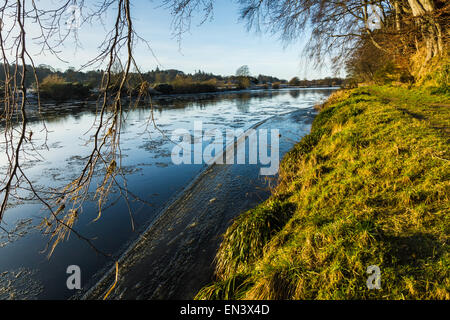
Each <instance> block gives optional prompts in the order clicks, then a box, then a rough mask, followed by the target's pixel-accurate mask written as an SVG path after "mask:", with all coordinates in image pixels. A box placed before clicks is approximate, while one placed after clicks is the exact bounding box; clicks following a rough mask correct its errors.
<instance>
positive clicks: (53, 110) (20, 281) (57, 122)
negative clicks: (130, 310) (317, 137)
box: [0, 88, 334, 299]
mask: <svg viewBox="0 0 450 320" xmlns="http://www.w3.org/2000/svg"><path fill="white" fill-rule="evenodd" d="M333 90H334V89H329V88H327V89H325V88H319V89H282V90H273V91H272V90H265V91H249V92H238V93H226V94H214V95H204V96H202V97H201V98H200V99H199V97H198V96H197V97H192V98H189V99H187V98H184V99H166V100H158V101H156V102H155V104H154V117H155V120H156V123H157V126H158V129H155V128H154V127H152V126H147V124H148V118H149V116H150V108H149V107H146V106H140V107H138V108H136V109H133V110H130V111H128V113H127V121H126V124H125V125H124V127H123V131H122V135H121V143H122V148H121V149H122V150H121V151H122V166H123V167H124V168H125V169H126V172H127V185H128V189H129V190H130V191H131V192H132V193H133V194H134V195H136V196H138V197H139V198H140V199H143V200H144V201H145V202H141V201H133V202H132V203H131V206H132V212H133V220H134V223H135V231H133V230H132V228H131V220H130V216H129V212H128V209H127V205H126V202H125V201H124V200H123V199H121V198H120V197H119V196H118V195H117V194H113V195H112V197H111V201H110V206H109V207H108V209H106V210H104V212H103V213H102V216H101V218H100V219H99V220H97V221H95V222H93V220H94V219H95V218H96V217H97V210H96V206H95V203H94V202H89V201H88V202H86V203H85V204H84V207H83V212H82V214H80V216H79V220H78V221H77V222H76V224H75V226H74V228H75V229H76V230H77V231H78V232H79V233H80V234H82V235H83V236H84V237H87V238H92V239H93V240H92V243H93V244H94V245H95V246H96V247H97V248H98V249H99V250H101V251H103V252H107V253H110V254H112V255H113V256H112V257H111V258H105V257H104V256H102V255H99V254H97V253H96V252H95V251H94V250H93V249H92V248H91V247H90V246H89V245H88V244H87V243H86V242H85V241H84V240H82V239H79V238H77V237H76V236H75V235H74V234H72V235H71V236H70V238H69V239H68V240H67V241H65V242H63V243H60V244H59V245H58V246H57V248H56V250H55V251H54V253H53V255H52V256H51V258H50V259H48V258H47V252H46V251H45V248H46V244H47V243H48V240H49V239H48V236H46V235H43V234H42V233H41V232H39V231H38V230H36V228H35V226H36V225H38V224H39V223H41V221H42V218H43V217H47V216H48V213H47V212H45V210H43V208H42V205H41V204H39V203H37V202H34V201H23V200H21V201H19V200H15V201H13V203H12V205H11V206H10V207H9V208H8V210H7V211H6V213H5V216H4V218H3V221H2V226H3V227H4V228H5V229H8V230H14V229H16V228H18V229H17V230H18V231H19V232H18V233H19V234H20V235H19V236H14V237H12V238H8V237H7V236H6V234H5V233H4V232H3V231H0V299H67V298H69V297H70V296H72V295H73V294H74V293H75V292H74V291H73V290H69V289H67V285H66V280H67V277H68V276H69V275H68V274H67V273H66V270H67V267H68V266H69V265H77V266H79V267H80V269H81V277H82V286H83V289H88V287H89V286H91V285H92V284H94V283H95V281H97V280H98V279H99V277H100V276H101V275H102V273H103V272H104V270H105V269H104V268H105V267H106V266H108V265H109V264H111V262H112V261H114V260H115V259H116V258H117V257H119V256H120V255H121V254H122V253H123V252H125V250H126V249H127V247H129V245H130V244H131V243H133V242H134V241H136V240H137V239H138V237H139V235H140V234H142V233H143V232H144V231H145V230H148V227H149V226H151V225H152V223H154V222H155V220H156V219H157V218H158V217H159V216H160V215H161V213H163V214H164V210H163V209H165V208H166V207H167V206H168V204H170V203H172V201H173V200H175V199H176V197H177V195H179V194H180V192H181V191H183V189H185V188H186V186H188V185H189V184H190V183H191V184H192V181H195V180H194V179H195V178H196V177H198V176H199V174H200V173H202V172H204V171H205V169H206V168H207V165H206V164H204V163H203V164H180V165H175V164H174V163H173V162H172V159H171V151H172V150H173V148H174V143H173V142H172V141H170V140H168V139H167V137H170V136H171V134H172V133H173V132H174V130H176V129H186V130H188V131H190V132H192V131H193V130H194V122H196V121H201V122H202V127H203V130H209V129H219V130H220V131H222V132H225V130H227V129H244V130H245V129H248V128H250V127H252V126H254V125H256V124H257V123H261V122H263V121H265V120H267V119H273V120H272V122H270V121H267V122H266V125H265V127H266V129H268V130H270V129H279V130H280V132H281V134H282V137H283V139H282V141H281V145H280V157H282V155H283V154H284V153H285V152H287V151H288V150H289V148H291V147H292V145H293V144H294V143H295V142H296V141H298V140H300V138H301V137H302V136H303V135H305V134H307V132H308V131H309V128H310V124H311V119H312V118H313V117H314V114H315V111H314V109H313V108H312V107H313V106H314V105H315V104H317V103H319V102H321V101H323V100H324V99H325V98H326V97H328V96H329V95H330V94H331V92H332V91H333ZM45 108H46V111H45V112H44V117H45V121H46V127H47V130H48V133H45V132H44V131H43V130H42V123H41V122H40V121H38V120H37V119H36V120H35V121H33V122H32V123H31V124H30V129H31V130H32V131H33V133H34V134H33V142H34V143H35V145H36V146H38V151H39V153H40V155H41V156H42V157H41V158H36V159H34V158H28V159H27V160H26V161H25V160H24V163H23V166H24V168H25V172H26V173H27V175H28V176H29V177H30V178H31V179H32V180H33V182H34V183H35V184H36V185H41V186H46V187H60V186H62V185H64V184H65V183H67V182H68V181H70V179H71V178H73V177H74V175H75V174H76V173H77V170H78V171H79V170H80V168H81V167H82V165H83V157H85V156H86V155H88V154H89V147H90V145H89V144H86V140H87V139H88V138H89V134H92V132H91V131H90V130H91V126H92V124H93V121H94V119H95V112H94V111H95V109H94V108H93V107H92V106H90V105H85V104H82V103H78V104H76V103H68V104H64V105H58V106H52V105H49V106H46V107H45ZM288 114H292V115H293V116H292V117H289V118H283V115H288ZM288 123H289V124H288ZM284 124H286V125H284ZM2 137H3V135H2ZM45 141H46V146H47V147H48V148H47V147H46V146H44V142H45ZM2 145H3V143H2ZM6 161H7V158H6V155H5V154H4V151H2V152H1V153H0V170H5V168H6V163H7V162H6ZM239 166H241V165H231V167H233V168H239ZM239 170H240V169H239ZM239 170H237V171H236V170H234V171H236V172H238V171H239ZM246 172H250V171H245V170H243V171H242V170H241V171H240V172H238V173H235V174H234V177H235V178H234V179H235V180H236V179H237V180H238V181H239V179H240V178H239V177H240V176H239V175H238V174H244V175H246ZM251 172H253V173H252V175H255V174H254V172H257V171H254V170H253V171H251ZM221 174H222V173H221ZM248 175H250V174H248ZM216 176H220V174H216ZM236 177H238V178H236ZM246 178H247V180H246V181H247V182H245V183H246V184H247V186H246V187H245V188H244V189H245V197H243V199H244V198H245V203H244V200H242V201H241V202H240V203H237V204H236V208H240V209H241V210H246V209H247V208H249V207H252V206H254V205H255V204H257V203H259V202H260V201H262V200H264V199H266V198H267V196H268V195H269V192H268V189H267V188H264V187H262V186H266V185H267V184H268V183H270V180H269V182H267V179H265V177H263V176H259V175H258V174H256V175H255V176H254V177H253V176H252V177H251V179H254V180H258V181H259V182H258V183H254V184H253V183H250V182H248V181H250V180H249V179H250V177H246ZM220 179H222V178H220ZM220 179H219V180H220ZM242 181H244V179H243V180H242ZM263 181H264V182H263ZM245 183H244V182H243V184H245ZM219 185H220V184H219ZM219 189H220V188H219ZM244 189H243V190H244ZM191 191H192V190H191ZM202 192H208V191H205V190H203V191H202ZM211 197H212V196H211ZM235 198H236V201H238V200H237V199H238V198H239V197H237V196H236V197H235ZM213 199H214V200H215V198H213ZM228 200H231V199H222V201H223V202H226V201H228ZM218 203H220V201H218ZM242 203H244V204H243V205H241V204H242ZM218 205H219V204H218ZM224 207H226V206H224ZM228 207H229V206H228ZM228 209H229V208H228ZM215 210H216V211H217V209H215ZM191 211H192V210H191ZM193 212H194V215H195V210H194V211H193ZM191 214H192V213H191ZM229 214H230V213H228V215H229ZM235 214H239V212H235V213H233V215H235ZM228 215H227V219H228V218H229V216H228ZM191 218H192V217H191ZM226 225H227V221H224V223H223V225H222V226H220V228H218V230H219V231H222V230H224V229H225V227H226ZM161 261H164V259H162V260H161ZM160 267H161V266H160ZM149 297H151V296H149ZM159 297H165V296H164V295H160V296H159ZM180 297H184V296H183V295H180ZM131 298H133V297H131Z"/></svg>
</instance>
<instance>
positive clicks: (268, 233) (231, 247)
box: [216, 199, 295, 279]
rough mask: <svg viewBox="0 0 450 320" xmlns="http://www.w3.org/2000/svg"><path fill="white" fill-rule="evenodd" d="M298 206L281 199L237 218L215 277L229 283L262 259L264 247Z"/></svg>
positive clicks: (226, 234) (222, 249) (221, 249)
mask: <svg viewBox="0 0 450 320" xmlns="http://www.w3.org/2000/svg"><path fill="white" fill-rule="evenodd" d="M294 210H295V205H294V204H293V203H291V202H288V201H281V200H280V199H275V200H268V201H266V202H265V203H264V205H262V206H259V207H256V208H255V209H253V210H249V211H247V212H246V213H244V214H242V215H240V216H238V217H237V218H236V219H235V221H234V222H233V224H232V225H231V226H230V227H229V228H228V230H227V231H226V233H225V235H224V240H223V241H222V243H221V245H220V249H219V252H218V254H217V256H216V262H217V264H216V274H217V276H218V277H219V278H221V279H226V278H228V277H229V276H230V275H232V274H235V273H236V272H238V273H239V272H244V271H245V269H246V268H247V266H248V265H250V264H251V263H252V262H254V261H255V260H256V259H258V258H259V257H261V256H262V253H263V252H262V251H263V248H264V245H265V244H266V243H267V241H269V240H270V239H271V237H272V236H273V235H274V234H275V233H277V232H278V231H279V230H280V229H281V228H282V227H283V226H284V225H285V224H286V222H287V221H288V220H289V219H290V217H291V216H292V214H293V212H294Z"/></svg>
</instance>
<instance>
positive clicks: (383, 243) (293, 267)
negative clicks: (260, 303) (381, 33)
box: [196, 86, 450, 299]
mask: <svg viewBox="0 0 450 320" xmlns="http://www.w3.org/2000/svg"><path fill="white" fill-rule="evenodd" d="M449 102H450V95H449V94H448V93H447V94H445V93H444V94H436V93H435V92H434V93H432V90H431V89H429V90H427V89H409V90H408V89H406V88H398V87H397V88H396V87H389V86H381V87H375V86H374V87H365V88H359V89H354V90H349V91H339V92H338V93H335V94H334V95H333V96H331V97H330V99H329V100H328V102H327V103H325V105H324V106H323V109H322V111H321V112H320V114H319V115H318V116H317V117H316V119H315V120H314V123H313V126H312V129H311V133H310V134H309V135H307V136H306V137H304V138H303V139H302V140H301V141H300V142H299V143H298V144H297V145H296V146H295V147H294V148H293V149H292V150H291V151H290V152H289V153H288V154H287V155H286V156H285V157H284V159H283V161H282V163H281V166H280V183H279V185H278V186H277V187H276V188H275V189H274V190H273V194H272V196H271V197H270V198H269V199H268V200H267V201H265V202H264V203H262V204H261V205H259V206H258V207H256V208H254V209H252V210H249V211H247V212H245V213H243V214H241V215H240V216H238V217H237V218H236V219H235V221H234V222H233V223H232V225H231V226H230V227H229V229H228V230H227V232H226V233H225V235H224V240H223V242H222V244H221V246H220V249H219V251H218V253H217V256H216V281H215V282H213V283H212V284H210V285H209V286H207V287H205V288H203V289H202V290H201V291H200V292H199V293H198V295H197V296H196V298H197V299H450V293H449V291H450V271H449V270H450V269H449V267H450V259H449V246H448V241H449V231H450V228H449V220H450V215H449V213H450V210H449V209H450V208H449V194H450V182H449V181H450V164H449V159H450V151H449V142H450V105H449ZM370 265H377V266H379V267H380V270H381V289H380V290H369V289H368V288H367V286H366V280H367V278H368V276H369V275H368V274H367V273H366V270H367V267H368V266H370Z"/></svg>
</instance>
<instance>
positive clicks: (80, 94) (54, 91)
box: [39, 74, 91, 101]
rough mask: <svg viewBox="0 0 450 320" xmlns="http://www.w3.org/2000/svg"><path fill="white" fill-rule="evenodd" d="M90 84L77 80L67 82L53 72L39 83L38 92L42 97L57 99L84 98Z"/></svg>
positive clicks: (87, 93) (86, 95) (88, 91)
mask: <svg viewBox="0 0 450 320" xmlns="http://www.w3.org/2000/svg"><path fill="white" fill-rule="evenodd" d="M90 90H91V88H90V86H88V85H84V84H81V83H79V82H67V81H65V80H64V78H62V77H60V76H58V75H56V74H54V75H49V76H47V77H46V78H44V80H42V82H41V83H40V84H39V94H40V96H41V97H42V98H49V99H53V100H57V101H64V100H68V99H84V98H86V97H88V96H89V93H90Z"/></svg>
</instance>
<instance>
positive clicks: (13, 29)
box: [0, 0, 149, 254]
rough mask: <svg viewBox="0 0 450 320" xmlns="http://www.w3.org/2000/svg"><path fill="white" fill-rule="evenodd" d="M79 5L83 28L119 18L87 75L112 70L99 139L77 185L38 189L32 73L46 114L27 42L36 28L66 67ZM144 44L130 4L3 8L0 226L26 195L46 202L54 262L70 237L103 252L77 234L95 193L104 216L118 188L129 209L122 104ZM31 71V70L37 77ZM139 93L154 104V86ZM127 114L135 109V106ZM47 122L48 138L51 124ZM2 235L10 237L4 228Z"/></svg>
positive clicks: (102, 100) (44, 46) (19, 1)
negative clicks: (31, 173) (97, 176)
mask: <svg viewBox="0 0 450 320" xmlns="http://www.w3.org/2000/svg"><path fill="white" fill-rule="evenodd" d="M73 5H77V6H78V8H82V9H84V10H83V12H85V13H86V12H88V13H87V14H85V15H84V17H82V21H80V23H81V24H86V23H91V22H92V21H97V20H99V19H100V20H102V19H103V17H104V15H105V14H106V12H109V11H112V12H114V13H115V22H114V25H113V26H112V27H111V28H110V31H109V32H108V33H107V35H106V37H105V38H104V39H103V40H102V41H101V43H100V44H99V54H98V55H97V56H96V57H95V58H94V59H92V60H90V61H86V63H85V64H84V65H83V67H82V68H86V67H89V66H93V65H97V66H98V65H102V66H105V71H104V74H103V79H102V83H101V90H100V92H101V95H100V97H99V100H98V101H99V102H98V106H97V114H96V121H95V123H93V125H92V129H91V130H92V131H93V135H92V139H91V141H90V145H91V147H92V148H91V153H90V155H89V156H88V157H87V158H86V160H85V163H84V166H83V168H82V170H81V171H80V172H79V174H78V176H77V177H76V178H75V179H73V180H72V181H71V182H70V183H68V184H67V185H64V186H62V187H60V188H57V189H50V188H47V189H42V188H37V187H36V186H35V185H34V184H33V183H32V182H31V180H30V179H29V178H28V176H27V173H26V170H25V169H24V167H23V163H24V161H25V160H26V159H27V157H32V156H34V157H39V154H38V152H37V151H36V148H35V146H34V141H33V136H32V132H31V131H29V129H28V119H29V117H28V114H29V110H30V108H31V107H32V106H31V104H30V102H29V101H28V99H27V88H26V85H25V79H26V77H27V74H28V73H29V72H31V73H34V77H35V82H36V87H37V93H38V102H37V104H38V110H39V112H40V110H41V103H40V98H39V80H38V78H37V76H36V73H35V64H34V60H33V58H32V57H33V53H35V52H29V49H28V47H27V44H26V40H27V38H26V34H27V32H28V30H29V29H30V28H35V29H38V30H39V35H38V36H37V38H36V39H35V40H36V41H37V42H38V43H39V44H40V50H41V52H47V53H50V54H52V55H53V56H54V57H55V59H61V58H60V57H59V51H58V50H59V48H60V46H62V45H63V43H64V42H65V41H67V40H68V39H70V35H73V36H74V37H73V38H72V39H75V41H76V42H77V41H78V39H77V34H76V29H75V30H74V29H71V28H67V27H66V25H65V23H66V16H67V12H68V11H69V10H71V6H73ZM139 40H142V41H144V40H143V39H141V38H140V37H139V36H138V35H137V34H136V33H135V32H134V30H133V24H132V18H131V5H130V0H117V1H113V0H104V1H103V2H101V3H100V5H99V6H91V7H88V6H87V5H86V3H85V2H84V1H78V2H77V1H68V0H67V1H59V2H58V4H57V6H55V7H53V8H50V9H48V8H41V7H39V6H38V3H37V2H35V1H33V0H28V1H27V0H15V1H11V0H6V1H4V3H3V5H2V6H1V7H0V51H1V58H2V66H3V72H4V74H5V81H4V84H3V91H4V92H3V99H2V103H3V110H2V114H1V125H2V133H3V137H4V139H3V141H2V144H3V145H4V150H5V152H6V154H7V158H8V167H7V170H6V172H5V174H3V176H2V177H1V181H0V192H1V200H0V201H1V207H0V221H1V218H2V217H3V215H4V213H5V211H6V210H7V208H8V203H9V202H10V200H11V199H12V198H16V199H23V197H24V196H23V194H24V193H29V195H28V196H27V199H28V200H30V199H35V200H39V201H40V202H41V203H42V204H43V205H44V206H45V208H47V210H48V212H49V217H48V218H45V219H44V221H43V222H42V224H41V227H42V229H43V231H44V232H45V233H46V234H48V235H49V237H50V241H49V244H51V248H50V250H49V254H51V253H52V252H53V250H54V248H55V247H56V245H57V244H58V243H59V242H60V241H62V240H64V239H66V238H67V236H68V235H69V233H70V232H73V233H75V234H76V235H77V236H79V237H80V238H82V239H84V240H85V241H87V242H88V243H89V244H90V245H91V246H92V247H93V248H94V249H95V250H97V249H96V248H95V246H94V245H93V244H92V241H91V239H88V238H85V237H84V236H83V235H81V234H80V233H78V232H77V231H76V230H75V229H74V228H73V226H74V223H75V221H76V220H77V218H78V215H79V214H80V213H81V211H82V206H83V203H84V201H85V200H86V199H87V198H88V196H89V192H90V190H91V187H93V188H94V190H95V192H94V199H95V200H96V201H97V207H98V212H99V216H100V215H101V212H102V208H103V206H104V205H105V203H106V201H107V199H108V194H109V193H110V191H111V189H112V188H114V187H115V188H117V189H118V190H119V191H120V193H121V194H122V195H123V196H124V198H125V199H126V200H127V201H128V196H129V193H128V191H127V188H126V179H125V176H124V175H123V172H122V170H121V160H120V159H121V157H120V132H121V127H122V124H123V121H124V119H123V114H124V108H125V107H126V106H125V105H124V102H123V101H124V100H123V98H124V92H125V90H124V89H125V87H126V85H127V83H128V82H129V81H130V70H131V68H132V67H134V69H135V70H137V71H139V68H138V66H137V65H136V62H135V60H134V57H133V47H134V45H135V44H136V42H137V41H139ZM27 65H31V70H29V69H28V68H27ZM113 68H115V69H116V70H113ZM10 70H13V72H12V73H11V72H10ZM140 85H141V86H140V92H139V96H138V99H137V101H135V102H133V103H134V104H137V103H138V101H139V100H141V99H147V98H148V97H147V96H146V94H147V86H148V85H147V83H146V82H144V81H141V82H140ZM130 101H131V100H130ZM148 101H149V100H148ZM128 107H133V105H132V102H130V103H129V105H128ZM42 120H43V127H44V130H46V127H45V119H42ZM99 171H100V172H103V178H102V180H101V182H100V184H99V185H97V186H91V182H92V179H93V176H94V173H95V172H99ZM119 176H122V177H121V179H118V177H119ZM132 226H133V225H132ZM0 227H1V228H2V229H4V231H6V232H8V231H7V230H6V229H5V228H4V227H2V226H1V225H0ZM133 227H134V226H133ZM97 251H98V250H97Z"/></svg>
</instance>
